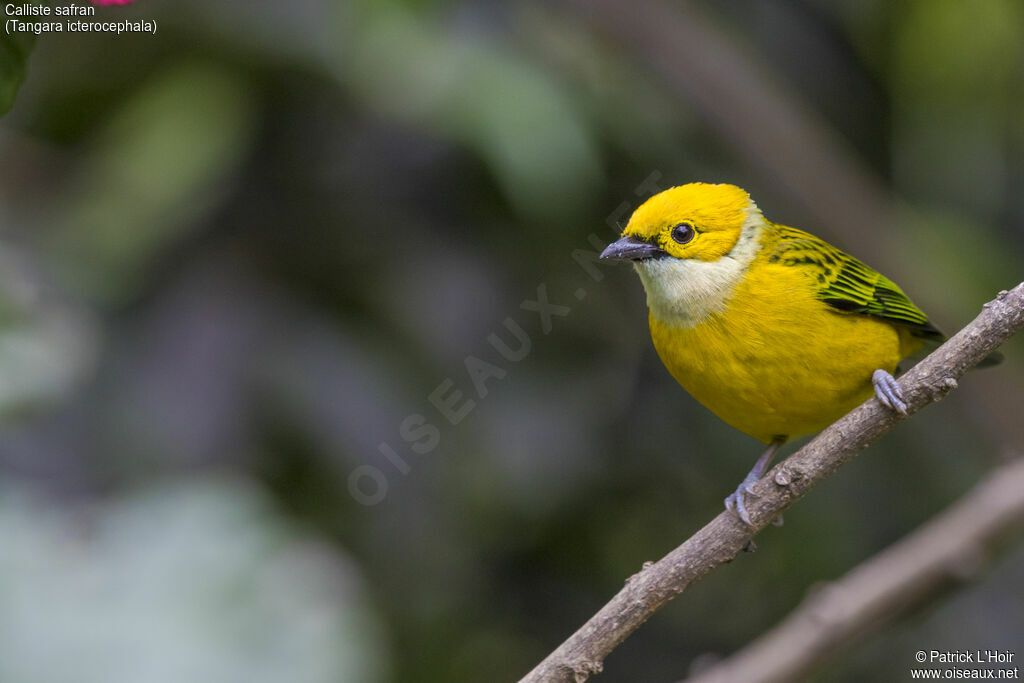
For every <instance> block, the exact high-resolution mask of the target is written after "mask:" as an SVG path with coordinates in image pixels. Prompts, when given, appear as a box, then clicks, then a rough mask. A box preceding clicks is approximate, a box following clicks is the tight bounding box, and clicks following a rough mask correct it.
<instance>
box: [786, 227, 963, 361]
mask: <svg viewBox="0 0 1024 683" xmlns="http://www.w3.org/2000/svg"><path fill="white" fill-rule="evenodd" d="M773 227H774V228H775V232H776V236H777V241H776V243H775V245H774V246H773V247H772V250H771V252H770V255H769V257H768V260H769V262H771V263H781V264H783V265H787V266H794V267H805V268H813V269H814V271H815V274H816V278H817V283H818V297H819V298H820V299H821V300H822V301H823V302H824V303H826V304H828V305H829V306H832V307H833V308H835V309H837V310H839V311H845V312H848V313H860V314H863V315H870V316H875V317H877V318H882V319H884V320H887V321H889V322H891V323H895V324H898V325H903V326H905V327H907V328H909V329H910V331H911V332H912V333H913V334H914V335H915V336H918V337H922V338H925V339H931V340H934V341H940V342H941V341H943V340H945V338H946V336H945V335H944V334H942V332H940V331H939V330H938V329H937V328H936V327H935V326H934V325H932V324H931V323H930V322H929V321H928V316H927V315H925V314H924V312H923V311H922V310H921V309H920V308H918V307H917V306H915V305H914V302H912V301H911V300H910V299H909V298H908V297H907V295H906V294H904V293H903V290H902V289H900V288H899V285H897V284H896V283H895V282H893V281H892V280H890V279H889V278H887V277H885V276H884V275H882V274H881V273H879V272H878V271H877V270H875V269H874V268H871V267H870V266H868V265H866V264H864V263H863V262H861V261H860V260H858V259H856V258H854V257H853V256H850V255H849V254H847V253H846V252H844V251H841V250H840V249H837V248H836V247H833V246H832V245H831V244H829V243H828V242H826V241H824V240H822V239H820V238H818V237H815V236H814V235H812V234H810V233H807V232H804V231H803V230H797V229H796V228H789V227H785V226H781V225H775V226H773Z"/></svg>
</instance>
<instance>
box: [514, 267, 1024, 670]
mask: <svg viewBox="0 0 1024 683" xmlns="http://www.w3.org/2000/svg"><path fill="white" fill-rule="evenodd" d="M1021 327H1024V282H1022V283H1021V284H1019V285H1017V286H1016V287H1014V288H1013V289H1012V290H1011V291H1008V292H1007V291H1004V292H1000V294H999V296H998V297H996V299H994V300H993V301H990V302H989V303H987V304H985V306H984V308H983V310H982V311H981V313H980V314H979V315H978V317H976V318H975V319H974V320H973V321H971V323H970V324H968V325H967V326H966V327H964V328H963V329H962V330H960V331H959V332H958V333H957V334H955V335H954V336H953V337H952V338H951V339H950V340H949V341H947V342H946V343H945V344H943V345H942V346H940V347H939V348H938V349H936V350H935V352H933V353H932V354H930V355H929V356H928V357H927V358H925V359H924V360H922V361H921V362H920V363H918V364H917V365H915V366H914V367H913V368H911V369H910V371H908V372H907V373H906V374H905V375H903V376H902V377H901V378H900V379H899V383H900V388H901V389H902V390H903V395H904V396H905V397H906V399H907V405H908V408H909V410H908V413H909V414H913V413H915V412H917V411H918V410H920V409H921V408H923V407H925V406H926V405H928V404H930V403H933V402H935V401H938V400H940V399H942V398H943V397H944V396H945V395H946V394H947V393H949V392H950V391H952V390H953V389H955V388H956V386H957V379H958V378H959V377H961V376H962V375H963V374H964V373H965V372H967V370H968V369H969V368H971V367H972V366H974V365H976V364H977V363H978V362H979V361H981V360H982V359H983V358H985V357H986V356H988V355H989V354H990V353H991V352H992V351H993V350H994V349H995V348H996V347H998V346H999V345H1000V344H1002V343H1003V342H1004V341H1006V340H1007V339H1008V338H1009V337H1010V336H1011V335H1013V333H1014V332H1016V331H1017V330H1019V329H1020V328H1021ZM901 419H903V418H901V417H900V416H899V415H897V414H895V413H893V412H892V411H890V410H888V409H886V408H884V407H883V406H882V405H881V404H879V403H878V401H877V400H875V399H873V398H872V399H870V400H868V401H867V402H865V403H864V404H862V405H860V406H858V407H857V408H854V409H853V410H852V411H850V413H848V414H847V415H845V416H844V417H842V418H840V419H839V420H838V421H837V422H835V423H834V424H832V425H831V426H829V427H827V428H826V429H825V430H824V431H822V432H821V433H820V434H818V436H816V437H815V438H814V439H813V440H812V441H810V442H809V443H808V444H807V445H806V446H804V447H803V448H801V449H800V450H799V451H797V452H796V453H794V454H793V455H791V456H790V457H789V458H787V459H786V460H784V461H782V462H781V463H779V464H778V465H776V466H775V467H774V468H772V470H771V471H770V472H769V473H768V474H767V475H766V476H765V477H764V478H763V479H761V481H759V482H758V483H757V484H755V485H754V495H753V496H752V497H751V498H752V502H751V503H750V504H749V505H748V511H749V512H750V517H751V520H752V521H753V526H752V527H748V526H746V525H745V524H743V523H742V522H740V521H739V520H738V519H737V518H736V516H735V515H733V514H732V513H729V512H723V513H721V514H719V515H718V516H717V517H715V519H713V520H711V522H709V523H708V524H707V525H706V526H705V527H704V528H703V529H701V530H700V531H698V532H697V533H696V534H694V535H693V536H691V537H690V538H689V539H688V540H687V541H686V542H685V543H683V544H682V545H681V546H679V547H678V548H676V549H675V550H673V551H672V552H671V553H669V554H668V555H666V556H665V557H663V558H662V559H661V560H659V561H658V562H656V563H654V564H652V565H650V566H649V567H646V568H645V569H643V570H641V571H640V572H639V573H637V574H636V575H634V576H633V577H632V578H630V579H629V581H627V583H626V585H625V587H623V589H622V590H621V591H619V593H618V594H617V595H616V596H615V597H614V598H612V600H611V601H610V602H609V603H608V604H606V605H605V606H604V607H602V608H601V609H600V610H599V611H598V613H597V614H595V615H594V616H593V617H591V618H590V620H589V621H587V623H585V624H584V625H583V626H582V627H581V628H580V629H579V630H578V631H576V633H574V634H573V635H572V636H570V637H569V639H568V640H566V641H565V642H564V643H562V644H561V645H560V646H559V647H558V648H557V649H556V650H555V651H554V652H552V653H551V654H550V655H548V657H547V658H545V659H544V661H542V662H541V663H540V664H538V665H537V667H536V668H535V669H534V670H533V671H531V672H530V673H529V674H527V675H526V676H525V677H524V678H523V679H522V681H520V683H537V682H540V681H544V682H550V681H569V682H575V683H580V682H582V681H584V680H586V679H587V678H588V677H589V676H590V675H591V674H594V673H598V672H600V671H601V667H602V662H603V661H604V658H605V657H607V656H608V654H609V653H610V652H611V651H612V650H614V649H615V648H616V647H617V646H618V645H619V644H620V643H621V642H622V641H624V640H625V639H626V638H627V637H628V636H629V635H630V634H631V633H632V632H633V631H635V630H636V629H637V628H638V627H639V626H640V625H641V624H642V623H644V622H645V621H647V619H648V618H650V616H651V615H652V614H654V612H656V611H657V610H658V609H660V608H661V607H662V606H663V605H664V604H665V603H667V602H668V601H669V600H671V599H672V598H674V597H675V596H677V595H679V594H680V593H682V592H683V590H685V589H686V587H687V586H689V585H690V584H691V583H693V582H694V581H696V580H697V579H699V578H701V577H702V576H704V575H705V574H707V573H708V572H709V571H711V570H712V569H714V568H715V567H717V566H719V565H721V564H723V563H725V562H728V561H730V560H732V559H733V558H734V557H735V556H736V555H737V554H738V553H739V552H740V551H741V550H742V549H743V548H744V547H745V546H746V545H747V543H749V542H750V540H751V538H753V536H754V535H755V534H757V533H758V532H759V531H760V530H761V529H763V528H764V527H765V526H766V525H767V524H768V523H769V522H770V521H771V520H773V519H775V518H776V517H777V516H778V515H779V514H781V513H782V512H783V511H784V510H786V508H788V507H789V506H790V505H792V504H793V503H794V502H796V501H797V500H799V499H800V498H802V497H803V496H804V495H805V494H806V493H807V492H808V491H809V490H810V489H811V488H812V487H814V485H815V484H817V483H818V482H819V481H821V480H822V479H824V478H825V477H827V476H828V475H830V474H831V473H832V472H834V471H835V470H836V469H838V468H839V467H840V466H841V465H842V464H844V463H845V462H847V461H848V460H850V459H851V458H853V457H854V456H855V455H857V453H859V452H860V451H862V450H863V449H864V448H866V447H867V446H868V445H869V444H871V443H872V442H873V441H874V440H875V439H877V438H878V437H879V436H881V435H882V434H884V433H885V432H887V431H889V430H890V429H892V428H893V426H895V425H896V423H897V422H899V421H900V420H901Z"/></svg>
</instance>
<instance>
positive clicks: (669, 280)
mask: <svg viewBox="0 0 1024 683" xmlns="http://www.w3.org/2000/svg"><path fill="white" fill-rule="evenodd" d="M763 231H764V218H762V216H761V212H760V211H758V210H757V209H756V208H753V207H752V208H751V209H750V210H749V212H748V214H747V220H746V222H745V223H744V224H743V228H742V230H741V231H740V237H739V239H738V240H737V241H736V244H735V245H734V246H733V248H732V250H731V251H730V252H729V253H728V254H726V255H725V256H723V257H721V258H720V259H718V260H717V261H701V260H699V259H677V258H672V257H668V258H664V257H663V258H657V259H647V260H645V261H639V262H636V263H634V264H633V267H634V268H636V272H637V273H638V274H639V275H640V280H641V282H643V284H644V290H645V291H646V292H647V307H648V308H650V309H651V312H652V313H653V314H654V317H655V318H657V319H658V320H659V321H661V322H662V323H667V324H669V325H673V326H679V327H694V326H696V325H698V324H700V323H701V322H703V321H704V320H705V319H707V317H708V316H709V315H711V314H713V313H721V312H722V311H724V310H725V307H726V305H727V304H728V303H729V297H730V296H731V295H732V292H733V290H734V289H735V288H736V285H737V284H738V283H739V282H740V280H742V279H743V276H744V273H746V271H747V267H748V266H749V265H750V262H751V261H753V260H754V257H755V256H757V252H758V249H759V248H760V246H761V234H762V232H763Z"/></svg>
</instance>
